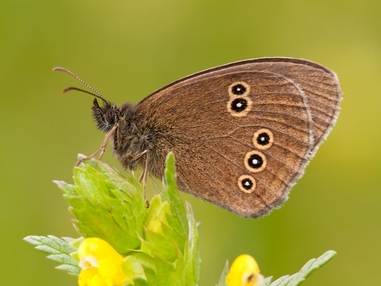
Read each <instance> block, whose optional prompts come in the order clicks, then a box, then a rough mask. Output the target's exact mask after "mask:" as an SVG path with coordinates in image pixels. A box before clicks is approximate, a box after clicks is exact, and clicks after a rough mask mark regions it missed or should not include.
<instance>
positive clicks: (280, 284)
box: [264, 250, 336, 286]
mask: <svg viewBox="0 0 381 286" xmlns="http://www.w3.org/2000/svg"><path fill="white" fill-rule="evenodd" d="M335 255H336V252H335V251H333V250H328V251H327V252H325V253H324V254H323V255H321V256H320V257H318V258H313V259H311V260H309V261H308V262H307V263H306V264H304V266H303V267H302V268H301V269H300V270H299V272H298V273H295V274H293V275H291V276H289V275H286V276H283V277H280V278H279V279H277V280H276V281H274V282H272V283H271V278H272V277H269V278H266V280H265V285H264V286H297V285H300V284H302V282H303V281H304V280H306V278H307V277H308V276H309V275H310V274H311V273H312V272H314V271H315V270H316V269H318V268H319V267H322V266H323V265H324V264H326V263H327V262H328V261H330V260H331V259H332V258H333V257H334V256H335Z"/></svg>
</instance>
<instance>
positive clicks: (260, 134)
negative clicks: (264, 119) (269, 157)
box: [253, 128, 274, 150]
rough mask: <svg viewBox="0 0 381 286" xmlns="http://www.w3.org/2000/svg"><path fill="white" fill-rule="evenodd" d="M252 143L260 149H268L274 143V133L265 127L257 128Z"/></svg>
mask: <svg viewBox="0 0 381 286" xmlns="http://www.w3.org/2000/svg"><path fill="white" fill-rule="evenodd" d="M253 143H254V146H255V147H256V148H258V149H260V150H266V149H269V148H270V147H271V146H272V145H273V143H274V135H273V133H272V132H271V131H270V130H268V129H266V128H262V129H259V130H258V131H257V132H255V133H254V136H253Z"/></svg>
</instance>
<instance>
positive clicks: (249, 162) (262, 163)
mask: <svg viewBox="0 0 381 286" xmlns="http://www.w3.org/2000/svg"><path fill="white" fill-rule="evenodd" d="M244 164H245V167H246V169H247V170H249V171H250V172H253V173H258V172H261V171H263V169H264V168H265V167H266V165H267V160H266V157H265V155H264V154H262V153H261V152H258V151H255V150H254V151H250V152H248V153H246V155H245V159H244Z"/></svg>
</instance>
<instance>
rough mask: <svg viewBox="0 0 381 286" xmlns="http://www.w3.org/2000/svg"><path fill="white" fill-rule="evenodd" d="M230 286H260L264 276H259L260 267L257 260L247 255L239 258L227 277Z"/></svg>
mask: <svg viewBox="0 0 381 286" xmlns="http://www.w3.org/2000/svg"><path fill="white" fill-rule="evenodd" d="M226 284H227V285H228V286H260V285H262V284H263V276H262V275H261V274H259V267H258V264H257V262H256V261H255V259H254V258H253V257H252V256H250V255H247V254H242V255H240V256H238V257H237V258H236V259H235V260H234V262H233V264H232V266H231V267H230V270H229V273H228V275H227V276H226Z"/></svg>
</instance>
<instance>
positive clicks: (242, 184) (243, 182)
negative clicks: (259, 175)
mask: <svg viewBox="0 0 381 286" xmlns="http://www.w3.org/2000/svg"><path fill="white" fill-rule="evenodd" d="M238 187H239V189H240V190H241V191H242V192H244V193H247V194H251V193H252V192H254V190H255V188H256V181H255V179H254V178H253V177H252V176H250V175H242V176H240V177H239V178H238Z"/></svg>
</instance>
